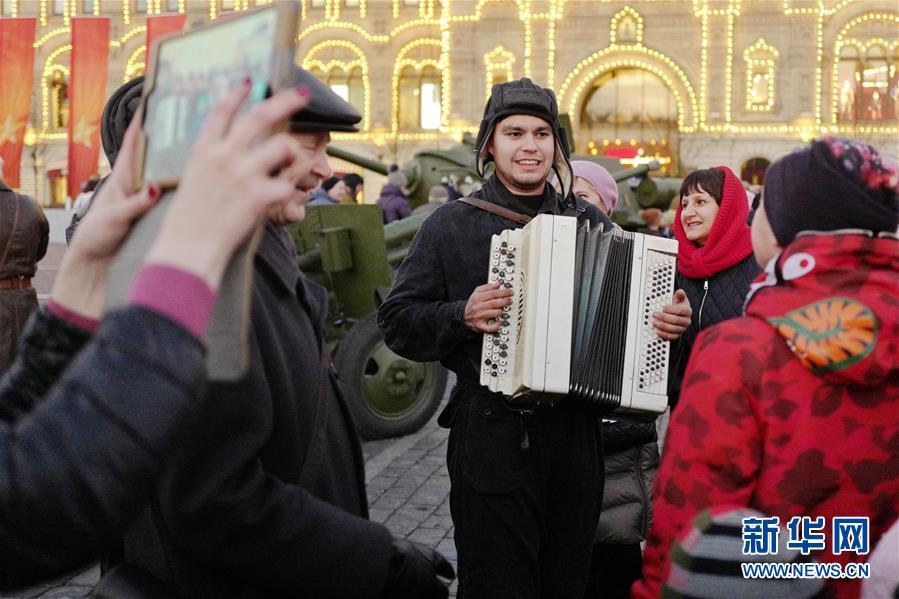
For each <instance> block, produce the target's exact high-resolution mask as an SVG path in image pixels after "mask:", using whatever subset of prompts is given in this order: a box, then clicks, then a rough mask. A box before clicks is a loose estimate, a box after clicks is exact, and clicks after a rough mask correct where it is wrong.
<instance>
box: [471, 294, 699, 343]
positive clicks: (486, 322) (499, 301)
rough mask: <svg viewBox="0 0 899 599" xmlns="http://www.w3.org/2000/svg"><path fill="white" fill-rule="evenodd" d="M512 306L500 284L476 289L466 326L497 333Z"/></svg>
mask: <svg viewBox="0 0 899 599" xmlns="http://www.w3.org/2000/svg"><path fill="white" fill-rule="evenodd" d="M511 304H512V290H511V289H507V288H505V287H500V283H487V284H485V285H480V286H478V287H475V289H474V291H473V292H472V294H471V297H469V298H468V303H467V304H465V326H466V327H468V328H469V329H471V330H472V331H476V332H478V333H495V332H496V331H498V330H499V327H500V321H499V317H500V316H501V315H502V313H503V308H505V307H506V306H508V305H511ZM687 305H688V307H689V304H687ZM689 322H690V319H689V317H688V318H687V323H688V324H689Z"/></svg>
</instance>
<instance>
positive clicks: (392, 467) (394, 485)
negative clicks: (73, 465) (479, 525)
mask: <svg viewBox="0 0 899 599" xmlns="http://www.w3.org/2000/svg"><path fill="white" fill-rule="evenodd" d="M453 384H455V377H454V376H453V375H450V380H449V382H448V384H447V393H446V396H448V395H449V390H450V389H452V386H453ZM446 396H445V397H444V402H445V401H446ZM439 413H440V411H439V410H438V411H437V413H436V414H435V415H434V417H433V418H432V419H431V421H430V422H428V423H427V424H426V425H425V426H423V427H422V428H421V429H420V430H419V431H418V432H416V433H413V434H411V435H407V436H405V437H398V438H396V439H385V440H381V441H370V442H366V443H364V444H363V454H364V457H365V481H366V484H367V486H368V504H369V506H370V512H371V519H372V520H374V521H376V522H383V523H384V524H385V525H386V526H387V528H389V529H390V530H391V531H392V532H393V534H395V535H397V536H402V537H406V538H409V539H411V540H413V541H417V542H419V543H423V544H425V545H429V546H431V547H434V548H436V549H437V550H438V551H440V552H441V553H443V555H445V556H446V557H447V559H449V560H450V561H451V562H452V563H453V565H454V566H455V565H456V545H455V542H454V541H453V526H452V520H451V519H450V512H449V486H450V485H449V475H448V473H447V471H446V442H447V436H448V434H449V431H447V430H445V429H442V428H440V427H438V426H437V422H436V420H437V414H439ZM99 578H100V567H99V566H96V565H95V566H92V567H90V568H88V569H87V570H85V571H84V572H80V573H77V574H70V575H68V576H65V577H62V578H60V579H59V580H56V581H52V582H49V583H46V584H43V585H39V586H36V587H32V588H29V589H26V590H23V591H19V592H16V593H12V594H0V599H12V598H16V599H19V598H22V599H24V598H27V599H38V598H39V599H69V598H73V599H74V598H78V597H87V596H88V595H89V594H90V592H91V590H92V589H93V587H94V585H95V584H97V581H98V580H99ZM455 591H456V583H453V585H452V587H450V597H455V595H456V593H455Z"/></svg>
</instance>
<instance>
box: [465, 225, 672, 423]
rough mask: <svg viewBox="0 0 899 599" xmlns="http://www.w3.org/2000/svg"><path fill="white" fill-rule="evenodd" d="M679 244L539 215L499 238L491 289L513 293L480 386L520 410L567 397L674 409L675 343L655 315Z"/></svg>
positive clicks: (485, 354)
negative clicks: (670, 392)
mask: <svg viewBox="0 0 899 599" xmlns="http://www.w3.org/2000/svg"><path fill="white" fill-rule="evenodd" d="M676 257H677V242H676V241H674V240H671V239H664V238H661V237H654V236H649V235H642V234H639V233H629V232H627V231H624V230H621V229H619V228H617V227H613V228H612V229H611V230H606V231H604V230H603V228H602V225H600V226H598V227H594V228H591V227H590V225H589V224H588V223H583V224H581V225H580V226H578V223H577V219H575V218H573V217H570V216H554V215H551V214H541V215H538V216H537V217H535V218H534V219H533V220H532V221H531V222H530V223H528V224H527V226H525V227H524V228H522V229H509V230H506V231H503V232H502V233H500V234H499V235H494V236H493V239H492V242H491V249H490V265H489V267H488V268H489V276H488V281H489V282H499V283H501V284H502V285H504V286H506V287H508V288H510V289H512V290H513V293H514V295H513V298H512V300H513V301H512V305H511V306H508V307H507V308H506V309H505V310H504V311H503V315H502V317H501V318H500V320H501V322H500V325H501V326H500V330H499V331H497V332H496V333H494V334H486V335H484V344H483V350H482V355H481V379H480V382H481V384H482V385H484V386H486V387H488V388H489V389H490V390H491V391H497V392H499V393H503V394H504V395H507V396H509V403H510V405H512V406H513V407H521V408H526V407H530V406H533V405H535V404H539V403H543V402H547V403H552V402H554V401H556V400H557V399H559V398H560V397H563V396H566V395H567V396H568V397H569V398H572V399H574V400H575V401H580V402H583V403H585V404H588V405H592V406H596V407H598V408H600V409H604V410H618V411H634V412H654V413H660V412H663V411H664V410H665V408H666V407H667V405H668V397H667V380H668V357H669V344H668V342H667V341H664V340H662V339H660V338H659V337H658V336H657V335H656V334H655V331H654V329H653V327H652V313H653V312H656V311H659V310H661V308H662V307H663V306H664V305H666V304H667V303H669V302H670V301H671V295H672V292H673V291H674V274H675V261H676Z"/></svg>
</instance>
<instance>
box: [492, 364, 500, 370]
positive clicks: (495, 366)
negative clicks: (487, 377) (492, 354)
mask: <svg viewBox="0 0 899 599" xmlns="http://www.w3.org/2000/svg"><path fill="white" fill-rule="evenodd" d="M490 368H492V369H493V370H496V369H497V368H499V365H498V364H493V365H492V366H491V367H490Z"/></svg>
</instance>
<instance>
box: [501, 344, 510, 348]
mask: <svg viewBox="0 0 899 599" xmlns="http://www.w3.org/2000/svg"><path fill="white" fill-rule="evenodd" d="M499 348H500V349H509V346H508V345H506V344H505V343H500V344H499Z"/></svg>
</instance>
